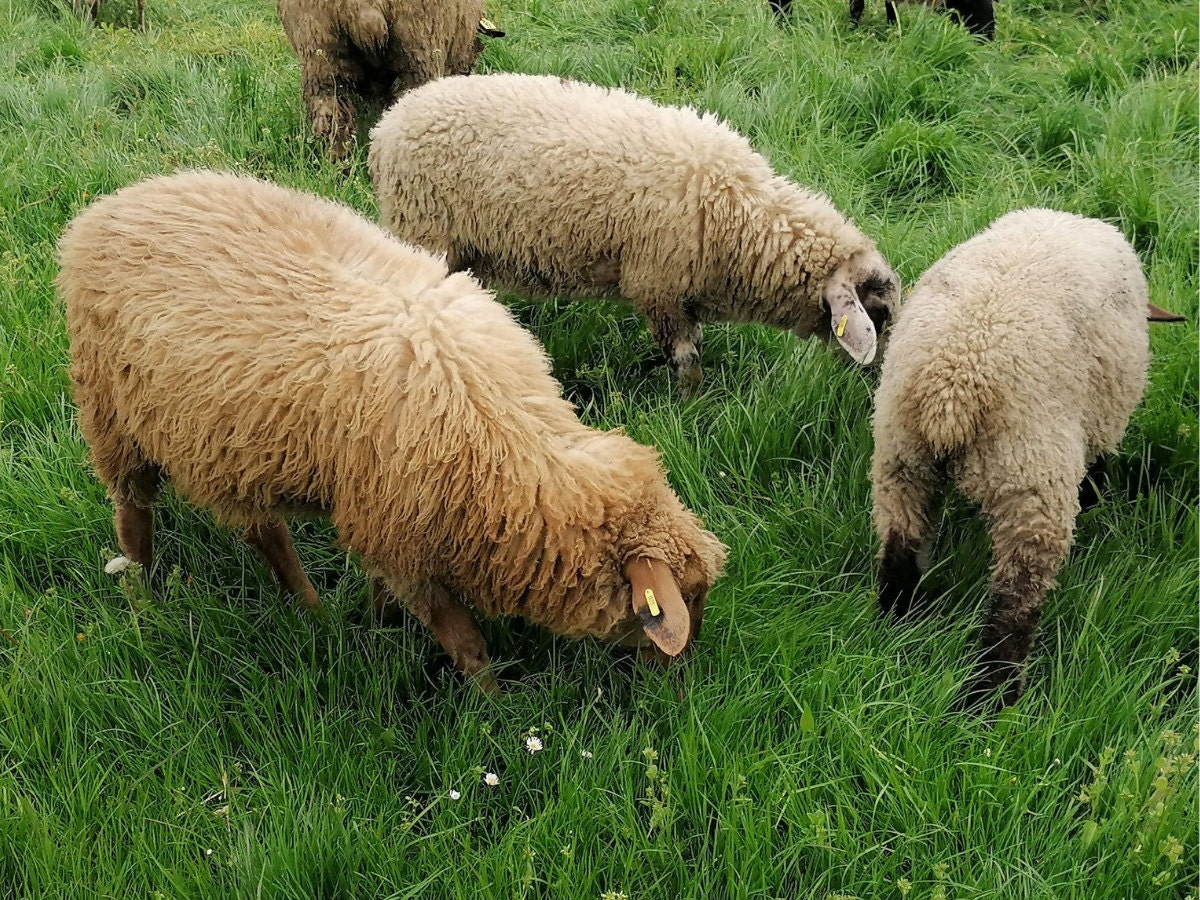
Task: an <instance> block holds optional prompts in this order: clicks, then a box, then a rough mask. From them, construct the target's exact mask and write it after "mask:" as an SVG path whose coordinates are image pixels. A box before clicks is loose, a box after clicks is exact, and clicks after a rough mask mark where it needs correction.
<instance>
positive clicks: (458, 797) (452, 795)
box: [450, 788, 462, 800]
mask: <svg viewBox="0 0 1200 900" xmlns="http://www.w3.org/2000/svg"><path fill="white" fill-rule="evenodd" d="M450 799H451V800H461V799H462V792H460V791H456V790H455V789H454V788H450Z"/></svg>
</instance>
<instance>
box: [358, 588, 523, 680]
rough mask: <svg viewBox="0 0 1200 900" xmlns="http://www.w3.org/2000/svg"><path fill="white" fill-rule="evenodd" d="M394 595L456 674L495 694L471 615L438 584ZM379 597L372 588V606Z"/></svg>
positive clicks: (477, 630) (486, 656) (377, 601)
mask: <svg viewBox="0 0 1200 900" xmlns="http://www.w3.org/2000/svg"><path fill="white" fill-rule="evenodd" d="M393 592H394V593H395V595H396V596H397V597H398V598H399V599H400V600H401V601H402V602H403V603H404V605H405V606H407V607H408V609H409V610H410V611H411V612H412V614H413V615H414V616H416V617H417V619H419V620H420V622H421V624H423V625H424V626H425V627H426V628H428V629H429V630H430V631H431V632H432V633H433V636H434V638H435V639H436V640H437V642H438V643H439V644H441V645H442V649H443V650H445V651H446V653H448V654H449V655H450V659H451V660H453V662H454V665H455V666H457V667H458V670H459V671H460V672H462V673H463V674H464V675H466V676H467V677H468V678H470V679H472V680H473V681H474V682H475V683H476V684H478V685H479V687H480V688H482V689H483V690H484V691H485V692H486V693H489V694H498V693H499V692H500V686H499V685H498V684H497V683H496V677H495V676H494V675H493V674H492V669H491V660H490V659H489V658H488V652H487V644H486V643H484V640H483V634H482V633H481V632H480V631H479V624H478V623H477V622H476V621H475V617H474V616H473V615H472V614H471V611H470V610H469V609H467V608H466V607H465V606H464V605H463V604H462V602H461V601H459V600H458V599H457V598H456V597H454V596H453V595H452V594H451V593H450V592H449V591H447V590H446V589H445V588H443V587H442V586H441V585H440V584H437V583H435V582H432V581H421V582H416V583H414V584H411V585H404V586H402V587H401V588H400V589H399V590H396V589H393ZM382 599H384V598H383V595H382V594H381V593H380V592H379V590H378V583H377V586H376V594H375V602H376V606H377V608H378V606H379V605H380V602H381V600H382Z"/></svg>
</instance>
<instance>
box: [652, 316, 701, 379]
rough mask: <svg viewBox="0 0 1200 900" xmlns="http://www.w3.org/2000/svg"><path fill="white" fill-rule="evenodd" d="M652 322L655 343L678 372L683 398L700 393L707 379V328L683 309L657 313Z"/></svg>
mask: <svg viewBox="0 0 1200 900" xmlns="http://www.w3.org/2000/svg"><path fill="white" fill-rule="evenodd" d="M649 319H650V331H651V333H652V334H653V335H654V340H655V342H656V343H657V344H658V346H659V349H660V350H662V353H663V356H665V357H666V358H667V362H668V363H669V364H670V366H671V370H672V371H673V372H674V373H675V382H676V384H677V385H678V387H679V395H680V396H681V397H682V398H683V399H685V400H686V399H688V398H689V397H691V396H693V395H694V394H695V393H696V391H697V389H698V388H699V387H700V381H701V380H702V379H703V377H704V372H703V370H702V369H701V368H700V347H701V343H702V340H703V329H702V327H701V325H700V323H699V322H698V321H697V320H696V319H695V318H694V317H692V316H689V315H688V314H687V313H686V312H684V311H682V310H679V311H672V312H670V313H659V312H653V313H650V315H649Z"/></svg>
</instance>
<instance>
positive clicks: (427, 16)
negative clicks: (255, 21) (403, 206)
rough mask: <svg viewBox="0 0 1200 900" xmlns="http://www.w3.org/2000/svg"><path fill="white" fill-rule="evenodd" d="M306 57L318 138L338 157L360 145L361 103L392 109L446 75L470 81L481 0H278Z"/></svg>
mask: <svg viewBox="0 0 1200 900" xmlns="http://www.w3.org/2000/svg"><path fill="white" fill-rule="evenodd" d="M278 8H279V19H280V21H281V22H282V23H283V30H284V32H285V33H286V34H287V38H288V41H289V42H290V43H291V45H292V48H293V49H294V50H295V51H296V55H297V56H299V57H300V68H301V77H302V79H303V88H302V91H303V96H304V107H305V109H306V110H307V112H308V119H309V122H310V124H311V125H312V130H313V134H314V135H315V136H316V137H317V138H318V139H320V140H322V141H324V142H326V143H327V144H328V146H329V150H330V153H331V154H332V155H333V156H334V158H338V159H340V158H342V157H344V156H345V155H346V154H347V153H348V152H349V150H350V148H351V147H352V146H353V144H354V133H355V119H356V117H357V114H358V107H357V104H358V103H361V102H363V101H367V102H369V103H375V104H387V103H390V102H391V101H392V100H394V99H395V98H396V97H397V96H399V95H400V94H401V93H403V92H404V91H406V90H408V89H409V88H413V87H416V86H417V85H420V84H424V83H425V82H427V81H431V80H433V79H434V78H440V77H441V76H443V75H467V74H470V73H471V72H472V71H474V69H475V63H476V61H477V60H478V59H479V54H480V53H481V52H482V51H483V45H482V43H481V42H480V38H479V35H480V34H481V33H483V34H488V35H492V36H500V35H502V34H503V32H498V31H495V30H494V29H492V28H491V26H490V25H488V24H486V23H485V22H484V19H483V0H434V2H431V3H426V4H423V5H420V6H417V7H414V6H411V5H410V4H408V3H406V2H403V0H278Z"/></svg>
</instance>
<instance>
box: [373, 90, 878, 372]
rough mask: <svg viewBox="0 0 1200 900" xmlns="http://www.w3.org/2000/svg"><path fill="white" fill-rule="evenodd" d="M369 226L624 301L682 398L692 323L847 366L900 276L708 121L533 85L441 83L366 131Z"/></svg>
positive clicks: (512, 281) (691, 354) (502, 276)
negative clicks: (819, 344) (760, 336)
mask: <svg viewBox="0 0 1200 900" xmlns="http://www.w3.org/2000/svg"><path fill="white" fill-rule="evenodd" d="M369 161H370V169H371V178H372V181H373V182H374V186H375V192H376V195H377V196H378V199H379V209H380V214H381V217H382V221H383V224H384V226H385V227H386V228H388V229H389V230H390V231H392V233H394V234H395V235H396V236H398V237H400V238H401V239H402V240H407V241H412V242H414V243H417V244H420V245H421V246H424V247H426V248H427V249H429V250H433V251H435V252H439V253H445V254H447V257H448V260H449V263H450V267H451V268H452V269H466V268H469V269H471V270H472V271H473V272H474V273H475V274H476V275H477V276H479V277H480V278H482V279H483V280H484V281H485V282H493V283H496V284H500V285H504V286H506V287H509V288H512V289H514V290H516V291H519V292H523V293H527V294H541V295H545V294H552V295H558V296H576V297H607V298H614V299H616V298H623V299H625V300H627V301H629V302H631V303H633V305H634V306H635V307H636V308H637V309H638V310H639V311H640V312H641V313H643V314H644V315H645V316H646V317H647V318H648V319H649V322H650V328H651V331H652V332H653V334H654V337H655V339H656V341H657V342H658V344H659V346H660V347H661V349H662V351H663V353H664V354H665V355H666V356H667V359H668V360H669V361H670V362H671V364H672V366H673V367H674V369H675V371H676V374H677V375H678V376H679V385H680V388H681V390H682V391H683V392H684V393H685V394H687V393H690V391H691V390H692V389H694V388H695V387H696V385H697V384H698V383H699V381H700V377H701V370H700V330H701V323H703V322H713V321H733V322H761V323H764V324H767V325H774V326H776V327H779V328H787V329H790V330H792V331H794V332H795V333H796V334H797V335H800V336H802V337H807V336H809V335H813V334H817V335H820V336H822V337H824V338H826V339H829V338H830V336H831V335H833V334H836V337H837V339H838V340H839V341H840V342H841V344H842V346H843V347H844V348H845V349H846V350H847V352H848V353H849V354H850V355H851V356H852V357H854V358H855V359H856V360H857V361H859V362H860V363H864V364H866V363H869V362H870V361H871V360H872V359H873V358H874V355H875V347H876V328H877V325H878V324H881V323H882V322H883V321H884V320H885V319H886V318H887V316H888V315H889V314H890V311H891V309H892V308H893V307H894V305H895V304H896V302H897V301H898V299H899V279H898V278H897V277H896V275H895V274H894V273H893V272H892V270H891V268H890V267H889V266H888V264H887V263H886V262H885V261H884V259H883V257H882V256H881V255H880V254H879V251H878V250H876V248H875V245H874V244H873V243H872V242H871V241H870V240H869V239H868V238H867V237H866V236H864V235H863V233H862V232H861V231H859V230H858V229H857V228H855V227H854V226H853V225H852V224H850V223H849V222H847V221H846V219H845V217H844V216H842V214H841V213H839V212H838V211H837V210H836V209H835V208H834V207H833V204H831V203H830V202H829V200H828V199H827V198H826V197H824V196H822V195H820V194H816V193H813V192H812V191H809V190H807V189H805V188H802V187H800V186H799V185H796V184H794V183H793V182H791V181H789V180H788V179H786V178H783V177H781V176H779V175H776V174H775V173H774V172H773V171H772V169H771V166H770V164H769V163H768V162H767V161H766V160H765V159H764V158H763V157H762V156H760V155H759V154H758V153H755V152H754V150H753V149H752V148H751V147H750V144H749V142H748V141H747V140H746V139H745V138H744V137H742V136H741V135H739V134H737V133H736V132H734V131H732V130H731V129H730V128H728V127H726V126H725V125H723V124H722V123H721V122H719V121H718V120H717V118H716V117H715V116H713V115H711V114H704V115H701V114H700V113H697V112H696V111H695V110H692V109H688V108H677V107H664V106H658V105H657V104H655V103H652V102H650V101H649V100H646V99H644V98H642V97H638V96H635V95H634V94H631V93H628V92H626V91H623V90H616V89H611V90H610V89H608V88H602V87H597V86H595V85H590V84H581V83H579V82H574V81H568V80H566V79H562V78H555V77H544V76H534V75H477V76H472V77H471V78H443V79H441V80H440V81H436V82H433V83H431V84H427V85H425V86H424V87H421V88H418V89H417V90H414V91H411V92H409V93H408V94H406V95H404V96H403V97H402V98H401V99H400V100H399V101H398V102H397V103H396V104H395V105H394V106H393V107H392V108H391V109H389V110H388V111H387V112H386V113H385V114H384V116H383V117H382V118H381V119H380V122H379V124H378V125H377V126H376V128H375V129H374V131H373V132H372V135H371V148H370V154H369Z"/></svg>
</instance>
